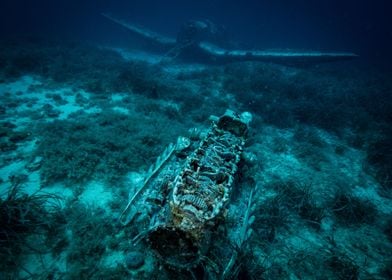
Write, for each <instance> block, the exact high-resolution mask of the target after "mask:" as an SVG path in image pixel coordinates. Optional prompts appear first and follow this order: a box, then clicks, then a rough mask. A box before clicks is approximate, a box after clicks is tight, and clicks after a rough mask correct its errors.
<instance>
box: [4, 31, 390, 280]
mask: <svg viewBox="0 0 392 280" xmlns="http://www.w3.org/2000/svg"><path fill="white" fill-rule="evenodd" d="M390 77H391V73H387V72H385V71H384V72H383V71H379V70H377V69H369V67H363V66H361V65H359V64H358V62H348V63H339V64H329V65H323V66H317V67H316V66H315V67H308V68H302V69H297V68H292V67H285V66H278V65H272V64H263V63H251V62H248V63H237V64H228V65H225V66H216V67H204V66H200V65H181V64H178V63H175V62H174V61H167V60H164V61H162V62H160V63H150V62H146V61H143V60H129V59H128V60H127V59H125V58H124V57H123V56H122V55H121V54H120V53H119V52H117V51H115V50H110V49H107V48H100V47H96V46H93V45H89V44H82V43H80V42H68V43H64V42H62V43H59V42H56V41H52V42H48V41H45V40H40V39H31V38H30V39H29V38H27V39H26V38H24V39H23V40H20V39H18V40H7V41H2V42H1V44H0V94H1V98H0V116H1V122H0V149H1V157H0V187H1V188H0V190H1V192H2V195H1V198H0V219H1V220H0V224H1V229H0V245H1V246H0V257H1V260H0V271H1V272H0V273H1V274H0V278H1V279H17V278H20V279H29V278H31V279H126V278H129V279H134V278H135V279H147V278H148V279H174V278H173V277H176V278H184V279H190V278H189V277H191V276H192V277H195V278H197V279H203V277H207V276H206V275H207V274H208V275H210V277H211V275H215V274H214V273H217V272H218V274H219V271H223V270H224V268H225V264H223V263H220V262H219V259H220V258H219V256H217V255H216V254H218V253H219V254H220V253H222V249H218V247H220V248H221V247H222V246H226V248H233V250H236V254H238V257H237V258H236V262H235V265H234V268H235V269H233V270H232V273H231V275H230V277H229V278H232V279H391V278H392V269H391V267H392V254H391V252H392V243H391V242H392V219H391V214H392V202H391V201H392V184H391V178H392V129H391V126H390V125H391V123H392V80H391V79H390ZM227 108H230V109H232V110H235V111H250V112H251V113H252V114H253V116H254V121H253V123H252V125H251V126H252V130H251V132H250V137H249V140H248V142H247V147H246V152H247V153H248V158H247V159H245V160H244V161H245V163H244V164H243V168H242V169H241V170H240V173H239V178H238V190H236V192H235V193H234V195H235V197H233V205H232V206H230V207H236V205H240V204H236V200H240V199H241V195H240V193H241V190H245V189H246V188H247V187H246V186H247V185H249V184H251V183H249V182H252V184H255V185H257V192H256V193H255V196H254V197H255V199H254V202H253V203H254V209H253V212H252V214H253V215H254V217H255V220H254V222H253V224H252V225H251V227H252V229H253V234H252V235H251V237H250V239H249V240H248V241H247V243H246V244H241V245H243V246H241V248H239V247H237V248H236V247H235V246H234V244H228V243H230V242H229V241H227V240H226V239H225V237H224V235H225V233H226V231H225V228H226V229H227V228H229V227H231V226H232V225H233V224H235V223H236V221H232V220H230V219H228V220H227V221H225V223H223V224H222V226H221V227H222V229H219V230H217V232H216V235H217V236H216V237H217V238H214V240H217V241H216V242H215V243H213V244H212V245H211V250H210V253H209V255H208V256H206V259H207V260H208V261H205V262H203V263H202V265H201V266H200V267H198V268H196V269H195V270H193V271H182V272H179V271H175V270H172V269H169V268H167V267H165V266H161V265H160V264H159V261H158V260H157V259H155V257H154V255H153V254H152V252H150V250H149V249H148V247H146V244H144V243H143V242H141V243H139V244H138V245H137V246H136V247H133V246H132V245H131V242H130V240H131V239H132V238H133V237H134V236H135V235H136V234H137V232H136V228H135V225H132V224H131V225H128V226H126V227H122V226H121V225H120V224H119V223H118V217H119V214H120V213H121V211H122V209H123V207H125V205H126V203H127V200H128V193H129V192H130V191H131V192H132V191H133V190H134V189H133V188H134V186H133V183H134V182H135V181H137V180H138V178H139V180H140V178H142V177H143V174H144V173H145V172H146V171H147V169H148V167H149V166H150V165H151V164H152V163H154V161H155V158H156V157H157V156H158V155H159V154H160V153H161V152H162V151H163V150H164V148H165V146H166V145H168V144H169V143H171V142H174V141H175V140H176V138H177V136H179V135H187V134H188V133H189V132H188V130H189V129H190V128H193V127H198V128H207V127H208V126H209V123H208V118H209V116H210V115H213V114H215V115H216V114H223V113H224V111H225V110H226V109H227ZM225 242H226V243H225ZM233 250H228V251H227V254H231V253H230V252H232V251H233Z"/></svg>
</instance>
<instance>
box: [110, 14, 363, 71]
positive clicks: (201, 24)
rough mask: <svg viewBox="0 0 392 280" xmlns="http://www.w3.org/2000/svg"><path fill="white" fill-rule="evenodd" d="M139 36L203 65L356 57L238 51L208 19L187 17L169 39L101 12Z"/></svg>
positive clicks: (292, 63)
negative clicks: (175, 35)
mask: <svg viewBox="0 0 392 280" xmlns="http://www.w3.org/2000/svg"><path fill="white" fill-rule="evenodd" d="M103 16H104V17H105V18H107V19H108V20H110V21H111V22H113V23H116V24H118V25H120V26H122V27H124V28H125V29H127V30H128V31H130V33H131V34H133V35H134V37H135V38H138V39H141V40H142V41H143V42H144V44H143V50H146V49H148V50H150V51H152V52H155V53H161V54H164V56H165V57H167V58H178V59H180V60H183V61H187V62H195V63H204V64H214V65H216V64H218V65H219V64H227V63H232V62H241V61H263V62H272V63H276V64H283V65H290V66H304V65H314V64H318V63H324V62H334V61H344V60H350V59H353V58H356V57H357V56H358V55H356V54H354V53H351V52H320V51H295V50H285V51H279V50H241V49H235V48H233V46H230V44H229V43H228V42H229V41H230V40H228V38H227V34H226V32H225V31H224V30H225V29H224V28H223V27H220V26H217V25H216V24H213V23H212V22H210V21H208V20H190V21H188V22H187V23H185V24H184V25H183V26H182V28H181V29H180V31H179V32H178V34H177V38H171V37H168V36H165V35H162V34H159V33H156V32H153V31H150V30H148V29H146V28H144V27H142V26H139V25H137V24H134V23H130V22H127V21H125V20H123V19H119V18H117V17H114V16H113V15H109V14H103Z"/></svg>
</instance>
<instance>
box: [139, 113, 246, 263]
mask: <svg viewBox="0 0 392 280" xmlns="http://www.w3.org/2000/svg"><path fill="white" fill-rule="evenodd" d="M251 118H252V117H251V114H250V113H247V112H245V113H242V114H241V115H237V114H235V113H234V112H232V111H230V110H228V111H226V113H225V114H224V115H223V116H222V117H220V118H217V117H214V118H213V123H212V127H211V128H210V130H209V131H208V132H207V133H205V134H204V136H202V137H201V139H200V140H199V141H198V142H196V143H195V144H194V145H193V146H192V145H186V146H183V147H185V148H184V149H183V150H182V151H180V150H177V157H178V158H176V157H175V158H174V159H171V160H168V161H167V163H166V167H165V168H162V170H161V171H160V172H159V173H158V174H156V175H155V179H154V180H151V182H149V184H151V187H149V188H150V189H151V190H150V191H146V193H147V194H146V195H144V196H151V195H152V196H157V193H159V194H160V195H161V196H160V199H159V200H158V201H157V202H156V204H157V205H158V207H155V208H154V209H155V210H154V211H150V214H149V226H148V229H147V230H146V231H145V234H143V237H145V238H146V239H147V240H148V243H149V244H150V246H151V248H152V249H153V250H154V252H155V253H156V255H157V257H158V258H159V259H161V260H162V261H163V262H164V263H166V264H168V265H170V266H173V267H179V268H190V267H193V266H196V265H197V264H198V263H199V261H200V259H201V258H202V257H203V256H204V255H205V253H206V251H207V250H208V247H209V243H210V236H211V232H212V231H213V230H214V228H216V227H217V226H218V225H219V223H220V222H221V221H222V219H224V218H225V212H226V210H227V209H226V208H227V204H228V202H229V200H230V197H231V193H232V189H233V187H234V182H235V174H236V172H237V169H238V163H239V161H240V156H241V153H242V150H243V147H244V144H245V139H246V136H247V132H248V126H249V123H250V121H251ZM178 152H182V153H185V156H184V154H182V157H184V159H183V160H182V161H181V159H180V158H181V156H179V154H178ZM157 186H158V187H157ZM162 194H163V195H162ZM144 207H145V205H144Z"/></svg>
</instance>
